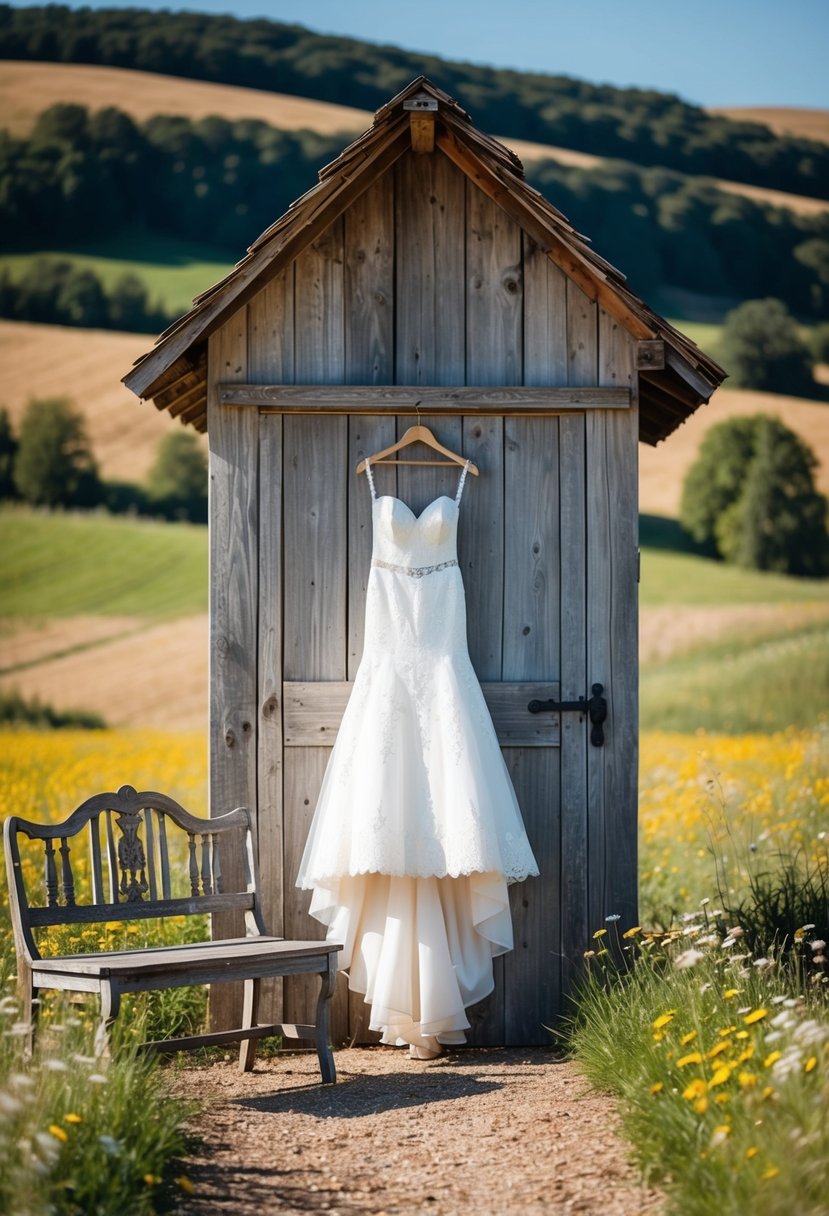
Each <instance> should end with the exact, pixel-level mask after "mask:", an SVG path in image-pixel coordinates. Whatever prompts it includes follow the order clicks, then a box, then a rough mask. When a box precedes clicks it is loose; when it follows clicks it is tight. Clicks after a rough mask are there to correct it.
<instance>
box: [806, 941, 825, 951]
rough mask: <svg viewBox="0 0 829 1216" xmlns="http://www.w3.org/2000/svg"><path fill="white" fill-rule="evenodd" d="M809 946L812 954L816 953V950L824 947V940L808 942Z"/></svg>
mask: <svg viewBox="0 0 829 1216" xmlns="http://www.w3.org/2000/svg"><path fill="white" fill-rule="evenodd" d="M809 948H810V949H811V951H812V954H817V952H818V950H825V949H826V942H821V941H815V942H809Z"/></svg>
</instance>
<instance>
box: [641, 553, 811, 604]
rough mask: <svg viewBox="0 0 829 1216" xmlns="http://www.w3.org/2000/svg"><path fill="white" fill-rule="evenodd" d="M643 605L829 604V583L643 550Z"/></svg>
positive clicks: (693, 557)
mask: <svg viewBox="0 0 829 1216" xmlns="http://www.w3.org/2000/svg"><path fill="white" fill-rule="evenodd" d="M639 602H640V604H641V605H642V606H643V607H646V608H653V607H658V606H661V605H668V604H681V605H685V606H687V607H690V606H700V605H717V604H806V603H814V602H822V603H827V602H829V579H808V578H792V577H790V576H789V575H785V574H767V573H765V572H764V571H761V570H743V569H741V568H740V567H738V566H727V565H725V563H723V562H717V561H712V560H711V559H709V558H705V557H696V556H695V555H693V554H690V553H671V552H666V551H665V550H663V549H650V548H648V547H646V546H645V545H643V546H642V581H641V583H640V586H639Z"/></svg>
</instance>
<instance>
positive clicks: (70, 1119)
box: [63, 1111, 83, 1123]
mask: <svg viewBox="0 0 829 1216" xmlns="http://www.w3.org/2000/svg"><path fill="white" fill-rule="evenodd" d="M63 1121H64V1123H83V1117H82V1116H81V1115H76V1114H75V1112H74V1111H70V1112H69V1114H68V1115H64V1116H63Z"/></svg>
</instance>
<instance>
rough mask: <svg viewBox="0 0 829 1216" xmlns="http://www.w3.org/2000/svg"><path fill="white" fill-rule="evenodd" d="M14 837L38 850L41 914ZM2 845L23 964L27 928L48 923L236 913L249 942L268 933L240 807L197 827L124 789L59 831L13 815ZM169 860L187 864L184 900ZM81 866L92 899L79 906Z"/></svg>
mask: <svg viewBox="0 0 829 1216" xmlns="http://www.w3.org/2000/svg"><path fill="white" fill-rule="evenodd" d="M179 833H181V834H182V835H179ZM174 834H175V835H176V836H178V839H174ZM234 834H235V836H236V841H235V842H234V843H236V844H237V845H238V841H239V836H240V835H241V837H242V840H243V848H242V849H241V854H242V871H243V872H242V873H241V874H240V875H239V878H238V879H236V880H232V881H230V882H229V881H228V875H229V874H230V875H234V874H235V873H236V872H237V871H238V869H239V867H238V860H237V859H238V856H239V849H238V847H236V848H234V847H233V846H232V844H231V842H232V841H233V837H234ZM20 835H23V836H27V837H29V839H30V840H37V841H42V842H43V866H44V888H45V903H43V904H41V905H38V906H35V905H33V904H32V903H30V902H29V898H28V895H27V891H26V883H25V881H24V874H23V864H22V861H21V855H20V844H19V836H20ZM84 838H85V839H84ZM3 841H4V847H5V854H6V872H7V875H8V882H9V902H10V911H11V917H12V925H13V928H14V936H15V946H16V948H17V950H18V953H20V952H22V954H23V957H27V958H29V959H34V958H39V957H40V954H39V951H38V948H37V944H36V942H35V939H34V936H33V933H32V930H33V929H35V928H38V927H42V926H47V925H70V924H71V925H74V924H80V923H84V922H86V923H99V922H105V921H124V920H138V919H149V918H153V917H163V916H182V915H185V916H194V915H201V914H203V913H213V912H225V911H231V910H234V909H235V910H238V911H242V912H244V915H245V924H246V929H247V933H248V934H257V933H264V932H265V927H264V924H263V921H262V914H261V904H260V897H259V888H258V881H259V880H258V877H257V864H256V852H255V845H254V840H253V834H252V832H251V823H250V814H249V812H248V810H247V809H246V808H245V807H238V808H237V809H236V810H234V811H229V812H228V813H227V814H226V815H219V816H217V817H216V818H215V819H203V818H200V817H199V816H196V815H191V814H190V813H189V812H188V811H185V809H184V808H183V807H182V806H179V804H178V803H177V802H175V801H174V800H173V799H172V798H168V797H167V796H166V795H165V794H158V793H155V792H154V791H146V790H145V791H143V792H141V793H139V792H137V791H136V790H135V789H133V787H132V786H131V785H122V786H121V788H120V789H119V790H118V792H117V793H115V794H113V793H103V794H95V795H94V796H93V797H92V798H88V799H87V801H86V802H84V803H82V805H81V806H79V807H78V808H77V809H76V810H75V811H73V812H72V814H71V815H70V816H69V818H68V819H65V820H64V821H63V822H62V823H57V824H45V823H32V822H30V821H29V820H27V819H21V818H19V817H18V816H16V815H13V816H11V817H10V818H9V819H7V820H6V822H5V825H4V830H3ZM182 845H183V846H184V847H183V848H182ZM56 846H57V848H56ZM171 854H172V856H173V858H174V859H175V857H176V856H177V855H178V854H182V855H183V858H184V890H185V891H186V892H187V893H186V894H184V895H181V894H174V891H173V887H174V883H173V880H172V876H171V864H170V858H171ZM73 855H74V858H73ZM73 861H74V868H73ZM87 862H88V866H89V882H88V883H84V886H86V887H88V889H89V892H90V894H91V900H90V902H88V903H86V902H84V903H79V902H78V897H79V895H78V892H77V891H76V878H77V875H78V873H79V872H83V869H84V868H85V865H86V863H87ZM228 886H230V887H231V889H230V890H228V889H227V887H228Z"/></svg>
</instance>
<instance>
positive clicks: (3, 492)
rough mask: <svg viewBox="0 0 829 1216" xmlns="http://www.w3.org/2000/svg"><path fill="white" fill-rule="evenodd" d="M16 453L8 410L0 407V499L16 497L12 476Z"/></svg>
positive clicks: (15, 443)
mask: <svg viewBox="0 0 829 1216" xmlns="http://www.w3.org/2000/svg"><path fill="white" fill-rule="evenodd" d="M16 454H17V440H16V439H15V437H14V432H13V430H12V424H11V419H10V418H9V412H8V410H6V409H2V408H0V501H3V500H4V499H7V498H16V497H17V490H16V489H15V484H14V476H13V472H14V458H15V455H16Z"/></svg>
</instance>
